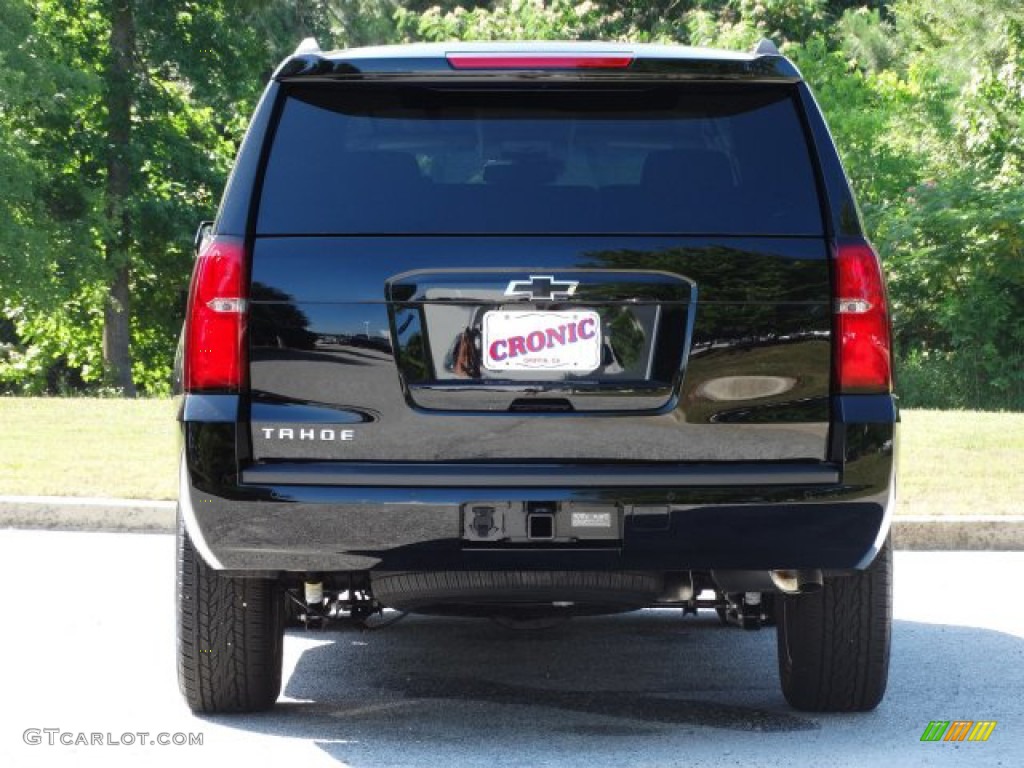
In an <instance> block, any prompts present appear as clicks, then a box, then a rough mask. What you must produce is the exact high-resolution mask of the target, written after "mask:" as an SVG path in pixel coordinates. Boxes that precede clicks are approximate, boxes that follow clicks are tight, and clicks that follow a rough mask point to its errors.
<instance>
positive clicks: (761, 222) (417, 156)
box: [257, 85, 822, 235]
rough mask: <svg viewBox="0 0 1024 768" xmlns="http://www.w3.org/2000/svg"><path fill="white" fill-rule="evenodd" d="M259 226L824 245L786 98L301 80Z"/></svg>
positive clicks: (806, 161)
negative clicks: (790, 240) (710, 237)
mask: <svg viewBox="0 0 1024 768" xmlns="http://www.w3.org/2000/svg"><path fill="white" fill-rule="evenodd" d="M257 229H258V232H259V233H260V234H267V235H287V234H418V233H422V234H504V233H507V234H544V233H579V234H612V233H684V234H685V233H694V234H696V233H700V234H727V235H729V234H731V235H737V234H769V235H820V234H821V233H822V221H821V211H820V206H819V203H818V198H817V190H816V186H815V182H814V174H813V172H812V168H811V163H810V158H809V156H808V148H807V141H806V138H805V134H804V132H803V129H802V126H801V123H800V120H799V118H798V116H797V112H796V108H795V105H794V103H793V99H792V96H791V92H790V90H789V89H785V88H780V87H771V88H769V87H760V86H750V85H745V86H737V87H724V86H717V87H708V86H696V85H689V86H672V87H656V88H640V89H607V88H602V89H599V90H596V89H593V88H590V89H586V90H582V89H576V90H572V89H568V88H565V89H551V88H548V89H544V90H540V89H538V90H519V89H516V90H507V91H495V90H490V91H479V90H477V91H473V90H467V89H448V90H443V89H439V88H428V87H414V86H409V87H397V88H396V87H389V88H381V87H372V88H371V87H362V88H356V87H351V86H338V85H320V86H304V87H302V88H296V89H294V90H293V91H292V92H291V94H290V96H289V98H288V100H287V102H286V104H285V106H284V110H283V112H282V115H281V118H280V123H279V125H278V128H277V131H276V134H275V139H274V145H273V148H272V151H271V154H270V158H269V161H268V166H267V170H266V176H265V180H264V185H263V192H262V198H261V204H260V211H259V218H258V225H257Z"/></svg>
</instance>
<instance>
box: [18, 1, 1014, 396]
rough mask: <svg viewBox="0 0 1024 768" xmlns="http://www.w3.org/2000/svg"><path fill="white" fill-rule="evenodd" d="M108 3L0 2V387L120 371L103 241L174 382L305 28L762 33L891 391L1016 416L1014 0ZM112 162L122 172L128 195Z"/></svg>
mask: <svg viewBox="0 0 1024 768" xmlns="http://www.w3.org/2000/svg"><path fill="white" fill-rule="evenodd" d="M117 3H118V4H119V5H115V3H114V2H112V0H0V221H2V222H3V223H2V225H0V390H7V391H22V392H42V391H51V392H54V391H73V390H80V389H83V388H85V389H91V390H92V391H102V389H103V388H104V387H109V386H110V385H111V384H112V383H114V384H116V382H112V379H111V376H110V368H111V366H110V361H109V359H105V357H104V354H103V335H104V323H105V307H106V308H108V309H109V294H110V288H111V285H112V284H113V282H114V278H115V276H116V268H117V263H115V262H116V261H117V259H116V258H115V259H112V258H111V249H110V244H111V243H115V242H116V243H120V244H122V245H123V256H122V257H117V258H122V259H123V260H125V262H126V263H127V266H128V274H129V290H130V307H131V325H130V328H131V357H132V361H133V362H132V377H131V383H132V386H138V387H139V388H140V389H141V391H143V392H145V393H149V394H156V393H161V392H165V391H166V390H167V382H168V374H169V370H170V365H171V358H172V355H173V349H174V345H175V341H176V335H177V328H178V325H179V323H180V320H181V310H182V303H181V291H182V288H183V287H184V285H185V283H186V281H187V275H188V272H189V270H190V267H191V254H190V250H191V235H192V232H193V229H194V226H195V224H196V222H197V221H199V220H200V219H203V218H209V217H210V216H211V215H212V213H213V211H214V210H215V207H216V203H217V197H218V195H219V194H220V190H221V188H222V186H223V182H224V179H225V175H226V173H227V171H228V169H229V168H230V164H231V160H232V158H233V155H234V152H235V150H236V148H237V145H238V142H239V140H240V138H241V136H242V134H243V132H244V129H245V123H246V120H247V119H248V116H249V114H250V112H251V110H252V107H253V106H254V104H255V101H256V99H257V98H258V96H259V93H260V91H261V89H262V87H263V84H264V83H265V81H266V79H267V77H268V76H269V74H270V73H271V71H272V70H273V68H274V66H275V65H276V63H277V61H279V60H280V59H281V58H282V57H283V56H284V55H286V54H287V52H288V51H290V50H291V49H292V48H293V47H294V45H295V44H296V42H297V41H298V40H299V39H301V38H302V37H305V36H308V35H315V36H317V37H318V38H319V39H320V41H321V43H323V44H324V45H325V47H326V46H328V45H331V46H338V47H344V46H352V45H367V44H376V43H389V42H401V41H413V40H449V39H487V40H497V39H607V40H618V41H643V42H675V43H686V44H691V45H709V46H721V47H729V48H737V49H746V48H748V47H749V46H750V45H752V44H753V43H754V42H755V41H756V40H757V39H759V38H760V37H762V36H769V37H772V38H773V39H775V41H776V42H777V43H779V44H780V45H781V46H782V48H783V51H784V52H785V53H786V54H787V55H789V56H790V57H791V58H792V59H793V60H794V61H795V62H796V63H797V65H798V66H799V67H800V69H801V71H802V72H803V73H804V75H805V77H806V78H807V79H808V81H809V82H810V83H811V85H812V87H813V88H814V91H815V93H816V95H817V98H818V99H819V102H820V103H821V106H822V108H823V110H824V112H825V114H826V117H827V118H828V120H829V123H830V126H831V128H832V130H833V133H834V134H835V137H836V141H837V144H838V146H839V147H840V151H841V153H842V154H843V157H844V160H845V162H846V164H847V168H848V170H849V172H850V175H851V178H852V179H853V181H854V186H855V188H856V191H857V193H858V196H859V199H860V202H861V205H862V208H863V213H864V216H865V220H866V222H867V225H868V229H869V232H870V234H871V235H872V237H873V238H874V240H875V242H876V244H877V245H878V246H879V248H880V250H881V251H882V253H883V257H884V261H885V264H886V269H887V271H888V273H889V278H890V293H891V298H892V303H893V307H894V324H895V331H896V342H897V352H898V356H899V359H900V363H901V373H902V376H901V386H900V390H901V392H902V394H903V396H904V399H905V402H908V403H911V404H914V405H933V406H961V405H972V406H974V407H1013V408H1022V407H1024V379H1022V376H1024V373H1022V372H1024V319H1022V318H1024V274H1022V264H1024V259H1022V255H1024V254H1022V243H1024V224H1022V221H1024V130H1022V126H1021V119H1022V116H1024V107H1022V105H1024V31H1022V30H1024V8H1022V6H1021V5H1020V3H1019V2H1018V1H1017V0H870V1H868V0H864V1H861V0H647V1H641V0H464V1H463V2H459V0H405V1H404V2H400V1H399V0H279V1H278V2H271V0H204V1H200V0H178V1H177V2H171V3H167V2H160V0H117ZM126 3H127V7H130V9H131V11H132V13H133V20H134V27H135V33H136V34H135V38H134V41H133V43H132V48H133V58H132V60H131V66H130V70H131V76H130V78H129V81H128V82H127V83H126V84H125V88H126V89H127V90H126V91H125V92H126V93H127V95H128V96H129V98H130V105H131V106H130V131H129V138H128V139H126V140H125V141H124V142H122V143H123V144H124V146H118V147H111V146H110V144H111V142H110V108H111V107H110V105H111V103H112V102H111V100H110V96H111V91H110V87H111V81H110V69H109V65H110V61H111V42H110V41H111V32H112V23H113V20H114V10H115V8H118V7H126V6H125V4H126ZM112 152H113V153H115V154H118V156H123V157H124V158H126V160H127V163H128V166H129V167H130V169H131V174H130V183H129V192H128V193H127V194H123V195H120V197H121V198H123V199H120V200H118V199H113V198H118V197H119V195H118V194H117V193H116V190H115V191H114V192H112V191H111V185H110V184H109V180H110V179H109V174H110V163H109V160H110V157H111V153H112ZM122 205H123V208H118V206H122ZM115 209H116V210H118V211H123V214H124V215H123V217H122V218H121V219H118V218H117V217H116V216H114V217H112V215H111V211H112V210H115ZM118 221H123V222H124V223H123V226H121V225H118V224H117V222H118ZM118 238H121V239H120V240H119V239H118Z"/></svg>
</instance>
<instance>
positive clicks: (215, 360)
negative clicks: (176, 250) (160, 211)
mask: <svg viewBox="0 0 1024 768" xmlns="http://www.w3.org/2000/svg"><path fill="white" fill-rule="evenodd" d="M245 261H246V259H245V246H244V245H243V244H242V241H241V240H240V239H237V238H228V237H216V238H214V239H212V240H210V241H209V242H208V243H207V244H206V246H205V247H204V248H203V249H202V251H200V252H199V255H198V257H197V258H196V265H195V270H194V271H193V273H192V285H191V287H190V289H189V297H188V313H187V316H186V319H185V359H184V368H185V370H184V378H185V381H184V385H185V391H186V392H196V391H202V390H228V391H232V392H237V391H238V390H239V389H241V388H242V385H243V384H244V383H245V347H244V344H245V328H246V319H247V309H248V301H247V296H246V292H245Z"/></svg>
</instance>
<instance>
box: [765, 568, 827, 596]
mask: <svg viewBox="0 0 1024 768" xmlns="http://www.w3.org/2000/svg"><path fill="white" fill-rule="evenodd" d="M770 575H771V579H772V584H774V585H775V586H776V587H777V588H778V589H779V591H780V592H785V593H786V594H789V595H803V594H808V593H811V592H817V591H819V590H820V589H821V588H822V587H823V586H824V577H823V576H822V573H821V570H819V569H817V568H806V569H799V570H789V569H779V570H775V571H771V572H770Z"/></svg>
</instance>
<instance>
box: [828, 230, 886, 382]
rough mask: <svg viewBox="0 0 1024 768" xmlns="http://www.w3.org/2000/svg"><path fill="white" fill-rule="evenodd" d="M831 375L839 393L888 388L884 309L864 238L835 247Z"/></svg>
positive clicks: (878, 275)
mask: <svg viewBox="0 0 1024 768" xmlns="http://www.w3.org/2000/svg"><path fill="white" fill-rule="evenodd" d="M835 265H836V278H835V300H834V309H835V313H836V342H835V346H836V350H835V359H836V380H837V382H838V384H839V390H840V392H844V393H878V392H891V391H892V362H891V355H892V353H891V349H890V342H889V310H888V306H887V302H886V297H885V282H884V280H883V278H882V265H881V262H880V261H879V259H878V254H876V253H875V252H874V250H873V249H872V248H871V246H870V245H868V244H867V243H864V242H856V243H843V244H840V245H839V246H838V248H837V249H836V262H835Z"/></svg>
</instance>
